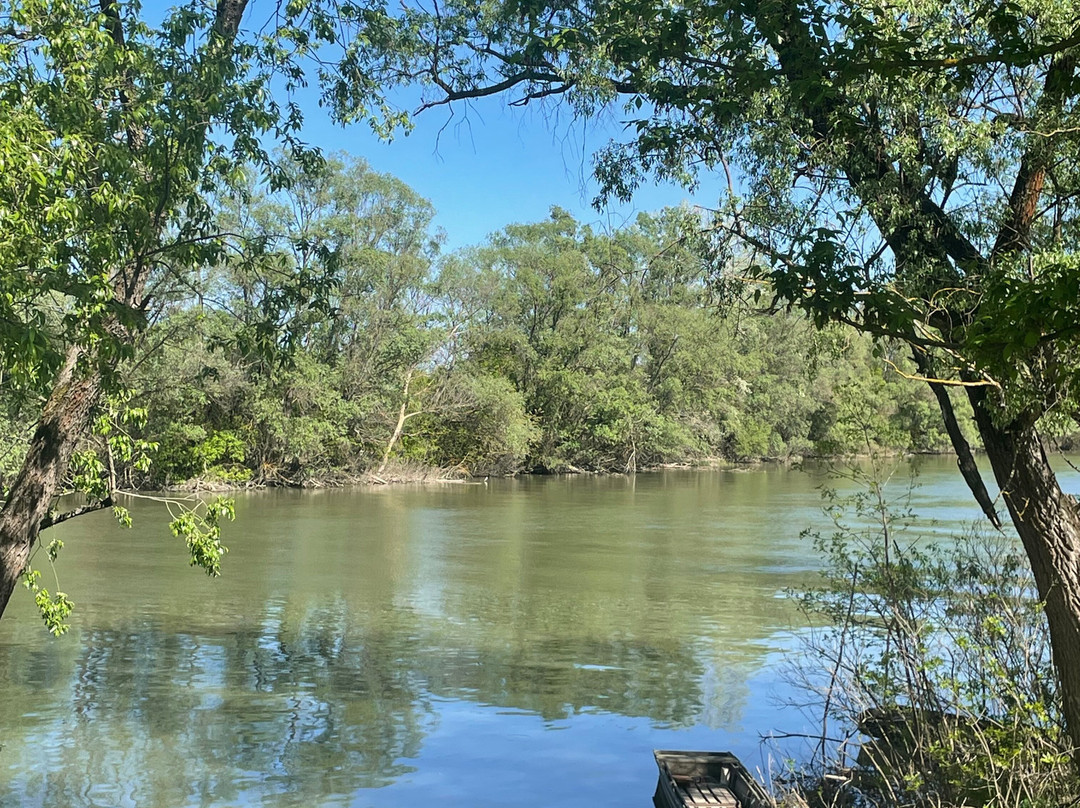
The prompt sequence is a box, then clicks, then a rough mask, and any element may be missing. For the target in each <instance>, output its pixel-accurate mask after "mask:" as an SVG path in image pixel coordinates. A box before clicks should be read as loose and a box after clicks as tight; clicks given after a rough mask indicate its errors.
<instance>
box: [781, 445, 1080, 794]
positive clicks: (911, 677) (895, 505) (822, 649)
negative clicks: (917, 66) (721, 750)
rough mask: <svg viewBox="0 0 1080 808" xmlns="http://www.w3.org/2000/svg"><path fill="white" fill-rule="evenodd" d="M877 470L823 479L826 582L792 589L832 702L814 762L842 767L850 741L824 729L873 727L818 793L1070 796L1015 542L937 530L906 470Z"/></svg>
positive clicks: (815, 685)
mask: <svg viewBox="0 0 1080 808" xmlns="http://www.w3.org/2000/svg"><path fill="white" fill-rule="evenodd" d="M882 471H886V473H887V470H886V469H885V468H884V467H883V466H881V465H878V466H877V467H876V468H875V469H874V470H872V471H867V470H866V469H865V468H855V469H853V470H851V471H850V472H847V473H846V474H845V476H848V477H849V478H850V479H852V480H854V481H855V482H857V483H860V484H862V485H864V486H865V489H864V490H863V491H862V492H860V493H858V494H856V495H854V496H853V497H849V498H843V499H841V498H837V497H836V496H835V495H834V494H829V505H828V507H827V513H828V514H829V516H830V517H831V519H832V520H833V523H834V525H835V530H834V532H833V533H831V534H829V535H822V534H817V533H813V534H809V535H810V537H811V538H812V539H813V541H814V543H815V547H816V548H817V549H818V551H819V552H820V553H821V554H822V557H823V558H824V559H825V567H824V572H823V577H822V584H821V585H820V586H819V587H817V588H814V589H810V590H808V591H803V592H799V593H795V594H796V597H797V598H798V601H799V603H800V607H801V609H802V610H803V612H804V613H805V614H806V615H807V616H808V617H809V619H810V622H811V624H813V625H817V626H820V627H819V628H815V629H813V630H811V631H810V632H809V633H807V634H806V635H805V638H806V643H807V647H806V649H805V650H806V654H805V656H804V657H803V660H802V661H801V662H800V663H799V664H798V666H797V667H796V668H795V669H794V672H795V675H796V676H797V678H798V679H799V681H800V683H801V684H802V685H803V686H805V687H806V688H807V689H809V690H811V691H812V692H816V693H817V694H818V696H819V698H820V702H819V704H818V705H817V706H818V707H820V708H821V709H822V710H823V711H824V713H825V715H824V719H823V720H824V724H823V729H822V740H821V744H820V746H819V747H818V757H817V760H816V763H817V764H818V765H819V766H820V767H823V768H819V769H817V773H818V775H820V774H821V772H822V771H831V770H832V768H833V767H836V768H838V769H841V770H847V769H848V767H849V766H850V765H851V760H850V758H849V756H851V757H854V752H852V750H851V749H850V746H849V743H844V744H842V745H840V746H839V747H837V746H835V741H832V742H829V741H826V738H832V739H836V738H839V737H844V738H853V736H854V735H856V734H861V735H862V737H863V742H862V745H861V747H860V748H859V749H858V756H857V760H856V761H855V773H854V774H853V775H852V776H850V777H848V778H847V779H846V782H847V785H846V786H845V787H844V789H845V790H844V792H843V793H839V794H838V793H833V794H832V795H831V796H830V795H823V797H824V798H825V799H826V800H836V803H839V804H862V803H861V802H860V800H869V801H870V802H871V803H873V802H878V801H881V800H884V801H886V802H887V803H888V804H937V803H934V802H933V801H934V800H939V801H940V804H944V805H960V804H964V805H995V806H1021V805H1026V806H1040V805H1041V806H1051V805H1060V804H1063V803H1064V802H1067V799H1066V796H1067V795H1070V794H1073V796H1075V793H1074V792H1075V789H1076V788H1077V787H1078V785H1080V784H1078V783H1077V782H1076V781H1075V774H1074V770H1073V768H1072V764H1071V758H1070V756H1069V753H1068V749H1069V741H1068V736H1067V734H1066V732H1065V727H1064V721H1063V718H1062V715H1061V710H1060V700H1059V696H1058V693H1057V690H1056V687H1055V683H1056V681H1057V679H1056V676H1055V675H1054V672H1053V666H1052V662H1051V656H1050V647H1049V637H1048V631H1047V628H1046V619H1045V615H1044V614H1043V608H1042V604H1041V603H1040V602H1039V600H1038V597H1037V595H1036V590H1035V585H1034V580H1033V579H1032V576H1031V573H1030V570H1029V568H1028V566H1027V563H1026V560H1025V559H1024V557H1023V555H1022V552H1021V549H1020V548H1019V547H1018V546H1017V544H1016V543H1015V541H1014V540H1013V539H1010V538H1008V537H1006V536H1003V535H1001V534H998V533H986V532H983V531H981V530H979V529H977V528H973V529H972V530H971V531H969V532H966V533H965V534H963V535H959V536H952V537H948V538H947V539H944V538H943V537H941V536H939V535H934V534H933V532H928V531H930V530H931V526H929V525H924V524H923V523H921V522H920V520H919V519H918V517H917V516H916V514H914V513H913V511H912V510H911V507H910V501H911V493H912V486H911V483H910V481H909V482H908V483H907V484H906V485H905V481H903V480H888V479H887V478H883V477H882V476H881V472H882ZM897 488H899V489H900V490H899V491H897V490H896V489H897ZM819 666H822V667H823V668H824V670H822V667H819ZM830 743H831V744H832V745H830ZM833 782H837V781H833ZM836 803H834V804H836Z"/></svg>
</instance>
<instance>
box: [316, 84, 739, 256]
mask: <svg viewBox="0 0 1080 808" xmlns="http://www.w3.org/2000/svg"><path fill="white" fill-rule="evenodd" d="M507 101H508V99H506V98H488V99H483V100H482V101H481V102H476V103H472V104H470V105H469V106H468V107H466V106H464V105H459V106H457V107H456V108H455V109H454V110H453V112H452V113H451V112H449V111H448V110H447V109H446V108H435V109H430V110H427V111H425V112H424V113H422V114H421V115H419V116H418V117H417V118H416V120H415V124H416V126H415V128H414V130H413V131H412V132H411V133H410V134H409V135H408V136H403V135H401V134H399V135H397V136H396V137H395V138H394V140H393V141H392V142H389V143H386V142H383V141H380V140H379V139H378V138H377V137H376V136H375V135H373V134H372V133H371V131H370V130H369V129H367V128H366V127H364V126H362V125H353V126H351V127H348V128H346V129H342V128H341V127H339V126H336V125H335V124H333V123H331V122H330V120H329V118H328V117H327V116H326V114H325V113H324V112H323V111H322V110H321V109H319V108H318V107H317V105H316V104H314V103H305V104H304V112H305V128H304V136H305V138H306V139H307V140H308V141H309V142H310V143H311V144H313V145H316V146H319V147H320V148H322V149H323V150H324V151H326V152H335V151H345V152H348V153H349V154H351V155H353V156H355V157H362V158H364V159H365V160H367V162H368V163H369V164H370V165H371V167H372V168H373V169H374V170H376V171H379V172H384V173H389V174H393V175H394V176H396V177H398V178H399V179H401V180H403V181H404V182H405V183H406V184H408V185H409V186H410V187H412V188H413V189H414V190H415V191H417V192H418V193H420V194H421V195H422V196H424V197H426V198H427V199H429V200H430V201H431V202H432V204H433V205H434V207H435V210H436V211H437V216H436V218H435V224H436V226H438V227H441V228H442V229H443V230H444V231H445V232H446V238H447V241H446V245H445V248H444V249H446V250H452V249H457V248H459V247H464V246H468V245H472V244H479V243H481V242H482V241H483V240H484V239H485V238H486V237H487V236H488V235H489V234H491V233H493V232H495V231H498V230H500V229H502V228H503V227H504V226H505V225H507V224H513V223H521V222H536V221H540V220H543V219H545V218H547V216H548V212H549V211H550V209H551V207H552V206H553V205H558V206H560V207H562V208H565V209H566V210H568V211H570V213H572V214H573V215H574V216H575V217H576V218H577V219H578V220H579V221H580V222H582V223H585V224H591V225H593V227H594V229H597V230H613V229H617V228H619V227H621V226H622V225H623V224H625V223H627V222H632V221H633V219H634V218H635V217H636V216H637V214H638V212H640V211H647V212H653V211H658V210H659V209H660V208H662V207H665V206H669V205H678V204H680V203H682V202H684V201H686V202H688V203H690V204H701V205H706V206H715V203H716V200H717V198H718V196H719V189H720V183H719V181H718V180H717V179H716V178H713V177H706V178H704V181H703V182H702V187H701V188H700V189H699V191H698V192H697V193H696V194H695V195H694V196H691V195H690V194H688V192H687V191H686V190H685V189H682V188H680V187H677V186H675V185H670V184H663V185H656V184H649V185H645V186H643V187H642V188H641V189H639V191H638V193H637V194H636V195H635V197H634V200H633V202H632V203H631V204H626V205H624V204H619V203H617V202H613V203H611V204H609V205H608V206H607V207H606V208H605V209H603V210H601V211H597V210H596V209H595V208H593V207H592V205H591V202H592V199H593V198H594V197H595V196H596V194H597V184H596V182H595V180H594V179H593V177H592V166H593V162H592V158H593V154H594V153H595V152H596V151H597V150H598V149H599V148H601V147H602V146H603V145H604V144H606V143H607V142H608V141H609V140H610V139H612V138H617V139H619V138H621V137H622V128H623V127H622V123H621V122H620V121H619V120H618V118H617V116H615V115H609V116H608V117H607V118H606V119H603V120H594V121H581V120H577V121H575V120H573V119H572V116H571V115H570V114H569V112H568V111H567V110H565V109H564V110H563V111H562V112H560V111H559V110H558V108H557V107H551V106H549V107H547V108H545V109H544V110H534V109H529V108H524V109H521V108H516V107H509V106H508V104H507Z"/></svg>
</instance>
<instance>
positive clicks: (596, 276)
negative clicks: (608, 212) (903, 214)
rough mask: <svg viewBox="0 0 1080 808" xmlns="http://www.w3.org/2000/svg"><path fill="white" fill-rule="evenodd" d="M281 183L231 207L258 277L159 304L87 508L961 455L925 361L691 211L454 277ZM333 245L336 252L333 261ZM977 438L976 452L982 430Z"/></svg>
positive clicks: (498, 259) (453, 262)
mask: <svg viewBox="0 0 1080 808" xmlns="http://www.w3.org/2000/svg"><path fill="white" fill-rule="evenodd" d="M283 170H285V171H287V172H291V176H290V182H289V183H287V184H286V189H285V190H282V191H279V192H277V193H276V194H274V195H272V196H266V195H265V194H260V193H258V192H257V189H255V188H254V187H253V188H251V189H250V194H249V195H248V196H247V197H246V201H245V202H243V203H240V202H236V201H233V200H232V199H231V198H230V199H228V200H222V201H221V202H220V210H219V212H218V215H219V216H220V217H221V220H222V223H223V225H224V226H225V229H226V230H229V231H230V232H235V233H237V234H238V235H237V242H236V244H235V245H234V246H235V250H236V253H237V255H239V256H242V259H241V260H231V261H224V262H222V263H220V264H217V265H212V266H204V267H201V268H200V269H198V270H196V271H194V272H193V273H190V274H186V275H177V274H168V273H167V274H165V275H163V276H162V277H161V278H160V279H159V281H160V283H159V286H158V288H157V289H156V290H155V297H154V300H155V301H156V304H155V308H154V309H153V310H152V311H150V312H148V317H149V325H148V327H147V328H146V329H145V330H144V331H143V332H141V334H140V338H139V340H138V343H137V344H136V345H135V346H134V349H133V351H132V354H131V356H130V357H129V358H128V359H127V360H126V361H125V362H124V363H123V365H122V366H121V368H120V370H119V372H120V374H121V375H122V377H123V379H124V385H123V387H122V388H121V389H122V390H123V392H122V393H117V394H114V395H112V396H111V397H110V398H109V400H108V401H107V402H106V403H105V404H104V406H103V407H102V408H101V412H100V414H99V416H98V417H97V418H96V420H95V421H94V423H93V429H92V434H90V435H88V436H87V437H86V438H85V439H84V440H83V442H82V445H81V447H80V451H79V452H78V453H77V454H76V456H75V464H74V473H73V475H72V479H73V481H74V482H75V483H76V484H75V485H74V486H73V487H75V488H78V484H77V483H78V480H79V479H80V476H82V477H87V478H90V477H93V478H94V479H100V478H107V482H108V486H107V487H110V488H113V489H127V490H137V489H143V490H149V489H155V490H162V489H170V488H177V487H181V488H185V489H188V490H190V489H199V490H232V489H238V488H245V487H253V486H255V487H257V486H275V485H279V486H295V487H305V486H306V487H324V486H331V485H343V484H352V483H355V482H363V481H364V480H368V481H371V482H373V483H375V484H382V483H383V482H387V483H388V482H391V481H424V480H432V479H441V478H463V479H469V478H477V479H483V478H484V477H488V476H491V477H499V476H507V475H516V474H519V473H573V472H634V471H637V470H642V469H650V468H662V467H664V466H667V465H670V464H687V465H690V466H695V465H701V464H704V465H709V464H711V463H715V462H717V461H721V462H726V463H733V464H742V463H754V462H759V461H760V460H761V459H763V458H768V459H769V460H770V461H779V462H784V461H789V460H792V459H794V458H799V457H809V456H817V457H832V456H844V455H852V454H865V453H868V452H872V451H894V452H903V451H909V452H915V453H923V452H941V451H949V450H951V448H952V445H951V442H950V440H949V437H948V435H947V434H946V432H945V429H944V427H943V425H942V421H941V416H940V412H939V406H938V402H937V401H935V398H934V395H933V394H932V393H931V391H930V390H929V388H928V387H927V386H926V385H919V384H914V383H912V382H911V378H912V377H917V376H918V373H919V371H918V368H917V366H916V364H915V363H914V361H913V360H912V358H911V357H910V355H909V351H907V349H905V348H904V347H903V346H902V345H901V344H899V343H891V342H889V341H887V340H877V341H875V340H873V339H871V338H870V337H867V336H866V335H862V334H859V333H858V332H857V331H855V330H854V329H852V328H850V327H848V326H844V325H826V326H824V327H821V328H819V327H818V325H821V324H815V323H814V322H812V321H811V320H810V319H809V318H808V317H807V316H806V315H805V314H802V313H800V312H798V311H797V310H796V311H791V310H789V309H788V308H786V307H784V306H778V305H776V304H775V301H773V302H772V303H771V304H770V302H769V300H768V298H767V296H766V298H765V299H761V297H760V296H759V295H757V294H755V292H754V291H753V290H747V289H746V288H744V287H742V286H738V287H734V288H733V287H731V286H730V285H729V284H727V283H726V282H725V281H724V280H723V279H722V278H718V277H716V276H715V274H714V268H713V267H712V265H711V263H710V262H709V259H708V256H707V253H706V252H704V251H703V250H702V249H701V245H695V244H691V243H688V242H687V240H686V235H685V234H686V233H688V232H693V231H694V229H695V223H697V224H700V221H699V218H698V217H699V216H700V214H699V213H697V212H695V211H693V210H690V209H689V208H676V209H667V210H664V211H661V212H660V213H658V214H655V215H646V214H642V215H640V216H639V217H638V218H637V219H636V220H635V221H633V222H631V223H629V224H627V225H625V226H624V227H622V228H621V229H618V230H615V231H612V232H597V231H595V230H593V229H592V228H590V227H588V226H584V225H582V224H580V223H579V222H577V221H576V220H574V218H573V217H571V216H570V215H569V214H568V213H567V212H565V211H563V210H560V209H558V208H554V209H552V211H551V214H550V216H549V217H548V218H547V219H546V220H544V221H541V222H536V223H531V224H514V225H508V226H507V227H505V228H504V229H503V230H502V231H499V232H497V233H495V234H493V235H491V236H490V237H489V238H488V239H487V241H486V242H484V243H483V244H481V245H478V246H476V247H471V248H466V249H462V250H458V251H455V252H453V253H449V254H442V253H441V242H442V235H441V233H440V232H439V231H438V229H437V228H436V227H435V226H434V224H433V222H434V217H435V211H434V209H433V208H432V207H431V204H430V203H429V202H428V201H427V200H425V199H423V198H421V197H420V196H419V195H417V194H416V192H414V191H413V190H412V189H410V188H409V187H408V186H406V185H405V184H404V183H402V182H401V181H400V180H397V179H396V178H394V177H392V176H389V175H386V174H380V173H378V172H375V171H372V170H371V169H370V168H369V166H368V165H367V164H366V163H365V162H364V161H363V160H360V159H357V158H352V157H349V156H348V155H338V156H336V157H334V158H332V159H330V160H328V161H327V163H326V165H325V166H324V168H323V169H322V170H321V171H319V172H316V173H310V172H305V171H302V170H301V169H300V168H299V167H297V166H290V165H288V164H286V165H285V167H284V168H283ZM296 210H303V211H305V216H304V218H303V221H302V222H299V221H298V220H297V219H296V217H295V216H294V215H293V213H294V212H295V211H296ZM314 243H319V244H327V245H331V246H332V248H333V249H332V251H331V253H328V254H327V255H325V256H322V257H313V256H312V255H308V254H307V253H305V252H304V250H305V249H306V247H305V245H311V244H314ZM252 244H259V245H260V252H259V254H258V255H254V256H251V255H248V254H247V252H246V251H250V245H252ZM313 261H314V262H316V263H318V262H323V263H325V264H326V266H325V267H324V268H323V269H324V274H325V275H326V278H327V280H326V283H321V282H320V281H319V280H318V278H319V277H320V273H319V272H314V271H305V272H303V273H298V274H296V275H295V276H294V280H295V288H294V287H293V286H289V285H288V284H286V286H285V287H284V288H283V287H282V278H283V277H289V273H288V272H285V273H284V274H283V270H282V267H288V266H301V265H310V264H311V263H312V262H313ZM330 279H332V282H331V280H330ZM759 291H760V290H759ZM949 395H952V396H955V397H957V399H959V397H960V396H961V395H962V393H961V392H958V391H957V390H955V389H952V390H950V391H949ZM0 403H2V404H3V405H4V406H3V408H2V409H0V488H3V487H4V486H5V485H6V484H10V483H11V482H12V480H13V479H14V475H15V473H16V472H17V470H18V468H19V464H20V462H21V459H22V457H23V455H24V453H25V447H26V445H27V440H28V439H29V433H30V429H31V426H32V424H33V421H34V416H33V412H34V411H35V410H34V407H35V406H36V403H35V400H33V399H31V398H27V397H26V396H20V395H18V394H17V392H12V391H8V390H4V391H2V392H0ZM960 428H961V430H962V431H963V433H964V434H965V435H966V436H967V439H968V441H969V443H971V444H972V445H975V446H977V445H978V439H977V437H976V430H975V428H974V425H973V424H972V422H971V420H970V419H966V420H964V419H961V423H960Z"/></svg>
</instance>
